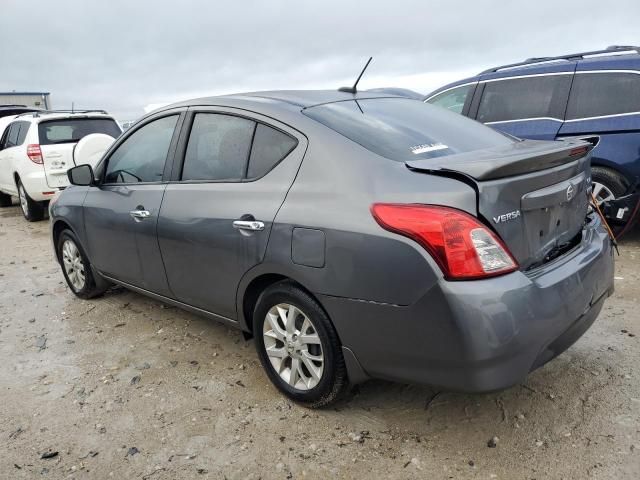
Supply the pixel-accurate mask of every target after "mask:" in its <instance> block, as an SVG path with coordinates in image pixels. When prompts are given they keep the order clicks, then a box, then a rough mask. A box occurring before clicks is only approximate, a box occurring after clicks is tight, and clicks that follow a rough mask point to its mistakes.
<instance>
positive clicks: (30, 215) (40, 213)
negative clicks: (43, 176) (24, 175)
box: [18, 180, 44, 222]
mask: <svg viewBox="0 0 640 480" xmlns="http://www.w3.org/2000/svg"><path fill="white" fill-rule="evenodd" d="M18 198H19V200H20V208H21V209H22V214H23V215H24V218H26V219H27V221H29V222H39V221H40V220H42V219H43V218H44V205H43V204H42V203H40V202H36V201H35V200H33V199H32V198H31V197H30V196H29V194H28V193H27V191H26V190H25V189H24V185H22V182H21V181H20V180H18Z"/></svg>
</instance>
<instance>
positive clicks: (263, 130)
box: [247, 123, 298, 178]
mask: <svg viewBox="0 0 640 480" xmlns="http://www.w3.org/2000/svg"><path fill="white" fill-rule="evenodd" d="M297 144H298V140H296V139H295V138H293V137H291V136H289V135H287V134H286V133H283V132H281V131H279V130H276V129H275V128H271V127H267V126H266V125H263V124H261V123H259V124H258V125H257V126H256V133H255V135H254V138H253V146H252V147H251V156H250V157H249V169H248V171H247V178H260V177H262V176H264V175H266V174H267V173H268V172H269V171H270V170H271V169H272V168H273V167H275V166H276V165H277V164H278V163H280V161H281V160H282V159H283V158H284V157H286V156H287V155H289V153H291V151H292V150H293V149H294V148H296V145H297Z"/></svg>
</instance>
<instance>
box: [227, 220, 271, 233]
mask: <svg viewBox="0 0 640 480" xmlns="http://www.w3.org/2000/svg"><path fill="white" fill-rule="evenodd" d="M233 228H235V229H237V230H250V231H252V232H259V231H261V230H264V223H263V222H260V221H258V220H234V221H233Z"/></svg>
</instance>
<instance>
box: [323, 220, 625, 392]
mask: <svg viewBox="0 0 640 480" xmlns="http://www.w3.org/2000/svg"><path fill="white" fill-rule="evenodd" d="M613 269H614V262H613V252H612V247H611V242H610V240H609V238H608V236H607V234H606V232H605V231H604V228H603V227H602V225H601V223H600V220H599V219H597V218H595V219H593V220H592V221H591V223H590V224H588V225H587V226H586V227H585V229H584V230H583V236H582V241H581V244H580V245H579V246H577V247H576V248H575V249H574V250H572V251H571V252H568V253H567V254H565V255H564V256H562V257H560V258H558V259H556V260H554V261H552V262H550V263H548V264H546V265H544V266H542V267H540V268H538V269H537V270H535V271H531V272H527V273H523V272H513V273H511V274H508V275H504V276H501V277H496V278H491V279H486V280H476V281H466V282H449V281H446V280H440V281H439V282H438V283H437V284H436V285H435V286H434V287H433V288H432V289H431V290H429V291H428V292H427V293H426V294H425V295H424V296H423V297H422V298H421V299H420V300H419V301H417V302H416V303H414V304H413V305H409V306H397V305H389V304H380V303H375V302H368V301H360V300H352V299H344V298H337V297H328V296H324V297H323V296H320V300H321V302H322V303H323V305H324V307H325V308H326V309H327V311H328V313H329V316H330V317H331V318H332V319H333V321H334V324H335V326H336V330H337V331H338V335H339V336H340V339H341V341H342V343H343V345H344V346H345V347H347V348H348V349H349V350H350V351H351V352H353V355H354V357H355V359H357V362H358V363H359V365H360V366H361V368H362V370H363V371H364V372H365V373H366V375H367V376H369V377H375V378H384V379H389V380H396V381H402V382H411V383H425V384H430V385H435V386H439V387H442V388H445V389H450V390H460V391H474V392H481V391H492V390H499V389H503V388H507V387H509V386H512V385H514V384H517V383H519V382H521V381H522V380H523V379H524V378H525V377H526V376H527V374H528V373H529V372H530V371H532V370H533V369H535V368H537V367H539V366H541V365H543V364H544V363H546V362H547V361H549V360H550V359H552V358H553V357H555V356H556V355H558V354H560V353H561V352H563V351H564V350H566V349H567V348H568V347H569V346H570V345H571V344H573V342H575V341H576V340H577V339H578V338H580V336H581V335H582V334H583V333H584V332H585V331H586V330H587V329H588V328H589V327H590V326H591V324H592V323H593V322H594V320H595V319H596V318H597V316H598V314H599V313H600V310H601V308H602V305H603V303H604V300H605V299H606V298H607V297H608V296H609V295H610V294H611V293H612V292H613ZM348 363H351V364H353V359H350V362H348Z"/></svg>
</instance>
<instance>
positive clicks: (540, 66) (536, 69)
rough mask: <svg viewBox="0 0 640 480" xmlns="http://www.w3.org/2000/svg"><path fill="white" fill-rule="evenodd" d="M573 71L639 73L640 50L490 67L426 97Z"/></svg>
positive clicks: (611, 49)
mask: <svg viewBox="0 0 640 480" xmlns="http://www.w3.org/2000/svg"><path fill="white" fill-rule="evenodd" d="M576 64H577V66H576ZM574 68H577V69H578V70H640V47H636V46H617V45H613V46H610V47H607V48H606V49H602V50H592V51H588V52H580V53H572V54H567V55H559V56H554V57H538V58H529V59H527V60H525V61H523V62H517V63H512V64H508V65H501V66H497V67H492V68H489V69H487V70H483V71H482V72H480V73H479V74H478V75H476V76H473V77H468V78H465V79H462V80H458V81H456V82H452V83H449V84H447V85H444V86H442V87H440V88H438V89H436V90H434V91H433V92H431V93H429V94H428V95H427V96H426V97H425V98H426V99H429V98H431V97H433V96H435V95H437V94H439V93H442V92H444V91H446V90H450V89H452V88H455V87H458V86H461V85H466V84H471V83H476V82H478V81H481V80H492V79H498V78H506V77H515V76H519V75H536V74H548V73H557V72H558V73H559V72H566V71H573V69H574Z"/></svg>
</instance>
